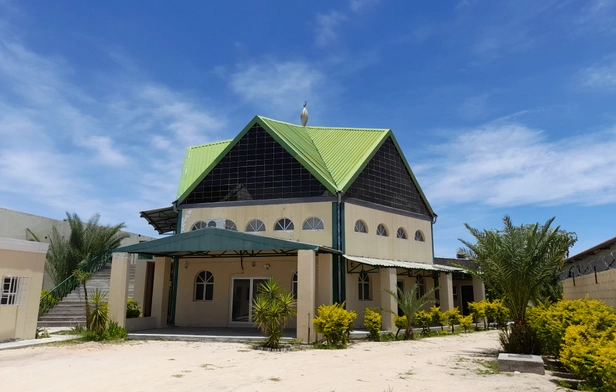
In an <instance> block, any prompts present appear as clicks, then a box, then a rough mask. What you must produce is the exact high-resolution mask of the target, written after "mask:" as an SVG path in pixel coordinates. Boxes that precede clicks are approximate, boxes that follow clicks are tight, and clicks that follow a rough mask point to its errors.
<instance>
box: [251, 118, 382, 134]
mask: <svg viewBox="0 0 616 392" xmlns="http://www.w3.org/2000/svg"><path fill="white" fill-rule="evenodd" d="M257 117H259V118H261V119H263V120H267V121H274V122H277V123H280V124H285V125H291V126H294V127H299V128H310V129H315V130H317V129H335V130H345V131H380V132H387V131H391V128H349V127H326V126H320V125H306V126H305V127H304V126H302V125H299V124H293V123H290V122H286V121H281V120H275V119H273V118H269V117H264V116H259V115H257Z"/></svg>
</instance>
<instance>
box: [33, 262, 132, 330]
mask: <svg viewBox="0 0 616 392" xmlns="http://www.w3.org/2000/svg"><path fill="white" fill-rule="evenodd" d="M110 277H111V263H109V264H107V265H105V266H104V267H103V268H101V269H100V270H99V271H98V272H96V273H95V274H93V275H92V277H91V278H90V280H88V282H87V283H86V286H87V288H88V298H90V297H91V295H92V293H94V291H95V290H96V289H98V290H99V291H102V292H104V293H107V294H108V293H109V278H110ZM134 280H135V267H134V265H131V266H130V279H129V285H128V297H129V298H132V297H133V287H134V284H133V283H134ZM77 325H83V326H85V325H86V309H85V297H84V293H83V286H79V287H77V288H76V289H75V290H73V291H72V292H71V293H70V294H69V295H67V296H66V297H64V299H63V300H62V301H60V302H59V303H58V304H57V305H56V306H54V307H53V308H52V309H51V310H50V311H49V312H47V313H46V314H45V315H43V317H41V318H39V320H38V324H37V326H38V327H40V328H47V327H75V326H77Z"/></svg>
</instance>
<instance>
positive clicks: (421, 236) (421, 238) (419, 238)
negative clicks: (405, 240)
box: [415, 230, 425, 242]
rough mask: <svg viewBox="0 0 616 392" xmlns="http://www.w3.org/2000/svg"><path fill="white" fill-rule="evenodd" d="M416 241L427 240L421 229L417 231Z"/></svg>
mask: <svg viewBox="0 0 616 392" xmlns="http://www.w3.org/2000/svg"><path fill="white" fill-rule="evenodd" d="M415 241H421V242H424V241H425V239H424V235H423V233H422V232H421V231H419V230H417V231H416V232H415Z"/></svg>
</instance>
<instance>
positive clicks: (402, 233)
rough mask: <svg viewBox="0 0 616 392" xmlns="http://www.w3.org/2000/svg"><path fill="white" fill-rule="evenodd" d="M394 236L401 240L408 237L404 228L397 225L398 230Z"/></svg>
mask: <svg viewBox="0 0 616 392" xmlns="http://www.w3.org/2000/svg"><path fill="white" fill-rule="evenodd" d="M396 238H400V239H402V240H406V239H407V238H408V237H407V235H406V230H404V227H398V232H397V233H396Z"/></svg>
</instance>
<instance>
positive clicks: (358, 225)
mask: <svg viewBox="0 0 616 392" xmlns="http://www.w3.org/2000/svg"><path fill="white" fill-rule="evenodd" d="M355 231H356V232H357V233H367V232H368V228H367V226H366V223H365V222H364V221H363V220H361V219H360V220H358V221H357V222H355Z"/></svg>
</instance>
